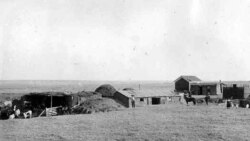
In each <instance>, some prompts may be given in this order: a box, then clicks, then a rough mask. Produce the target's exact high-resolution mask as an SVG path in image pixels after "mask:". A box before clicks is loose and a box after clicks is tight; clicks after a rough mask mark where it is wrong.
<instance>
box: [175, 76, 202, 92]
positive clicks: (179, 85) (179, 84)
mask: <svg viewBox="0 0 250 141" xmlns="http://www.w3.org/2000/svg"><path fill="white" fill-rule="evenodd" d="M193 81H196V82H197V81H201V80H200V79H199V78H198V77H196V76H192V75H182V76H180V77H178V78H177V79H176V80H175V81H174V83H175V91H176V92H184V91H185V90H186V91H188V90H189V89H190V87H189V84H190V83H191V82H193Z"/></svg>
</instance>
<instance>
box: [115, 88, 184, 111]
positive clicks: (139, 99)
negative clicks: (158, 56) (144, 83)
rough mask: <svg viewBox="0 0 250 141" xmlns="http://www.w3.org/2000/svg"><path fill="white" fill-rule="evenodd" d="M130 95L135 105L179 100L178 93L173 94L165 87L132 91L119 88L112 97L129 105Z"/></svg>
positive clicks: (126, 105)
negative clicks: (133, 97) (133, 98)
mask: <svg viewBox="0 0 250 141" xmlns="http://www.w3.org/2000/svg"><path fill="white" fill-rule="evenodd" d="M132 95H134V96H135V105H136V106H145V105H158V104H165V103H167V102H168V101H180V96H179V95H175V94H174V93H172V92H171V91H169V90H165V89H162V90H161V89H158V90H157V89H156V90H150V89H147V90H146V89H145V90H134V91H127V90H120V91H117V92H116V93H115V95H114V98H115V99H116V100H117V101H119V102H120V103H121V104H123V105H124V106H125V107H131V97H132Z"/></svg>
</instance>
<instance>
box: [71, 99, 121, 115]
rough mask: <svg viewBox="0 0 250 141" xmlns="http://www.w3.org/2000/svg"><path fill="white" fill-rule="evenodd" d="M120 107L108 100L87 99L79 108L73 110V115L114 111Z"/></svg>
mask: <svg viewBox="0 0 250 141" xmlns="http://www.w3.org/2000/svg"><path fill="white" fill-rule="evenodd" d="M120 107H121V105H119V104H118V103H116V102H115V101H114V100H113V99H109V98H96V99H87V100H86V101H84V102H83V103H81V104H80V105H79V106H77V107H75V108H73V110H72V113H74V114H91V113H96V112H109V111H116V110H118V108H120Z"/></svg>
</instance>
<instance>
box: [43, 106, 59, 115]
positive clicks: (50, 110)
mask: <svg viewBox="0 0 250 141" xmlns="http://www.w3.org/2000/svg"><path fill="white" fill-rule="evenodd" d="M57 108H59V107H52V108H46V110H45V111H46V116H56V115H57Z"/></svg>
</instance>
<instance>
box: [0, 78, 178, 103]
mask: <svg viewBox="0 0 250 141" xmlns="http://www.w3.org/2000/svg"><path fill="white" fill-rule="evenodd" d="M102 84H111V85H112V86H114V87H115V88H116V89H117V90H119V89H123V88H134V89H138V88H139V85H140V88H141V89H151V90H152V89H163V90H174V84H173V82H168V81H78V80H62V81H60V80H15V81H13V80H9V81H3V80H2V81H0V101H3V100H9V99H13V98H15V97H18V96H21V95H23V94H25V93H30V92H48V91H57V92H64V91H68V92H73V93H75V92H79V91H83V90H85V91H95V89H96V88H97V87H99V86H100V85H102Z"/></svg>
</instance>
